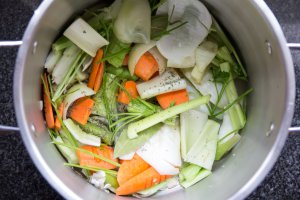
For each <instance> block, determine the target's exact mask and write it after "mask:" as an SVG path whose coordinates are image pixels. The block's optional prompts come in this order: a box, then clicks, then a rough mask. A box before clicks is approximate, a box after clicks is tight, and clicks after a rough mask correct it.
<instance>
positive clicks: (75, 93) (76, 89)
mask: <svg viewBox="0 0 300 200" xmlns="http://www.w3.org/2000/svg"><path fill="white" fill-rule="evenodd" d="M94 94H95V92H94V90H92V89H91V88H89V87H88V86H87V85H86V84H76V85H74V86H73V87H71V88H70V89H69V91H68V95H67V96H66V98H65V99H64V112H63V119H66V118H67V113H68V109H69V107H70V106H71V105H72V103H73V102H74V101H76V100H77V99H79V98H81V97H85V96H91V95H94Z"/></svg>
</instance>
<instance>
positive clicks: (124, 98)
mask: <svg viewBox="0 0 300 200" xmlns="http://www.w3.org/2000/svg"><path fill="white" fill-rule="evenodd" d="M124 88H125V90H126V91H124V90H122V91H121V92H120V94H119V96H118V102H120V103H124V104H129V102H130V99H131V98H133V99H136V98H137V97H138V96H139V93H138V91H137V89H136V83H135V82H134V81H126V83H125V84H124ZM127 92H128V93H129V95H130V96H128V95H127Z"/></svg>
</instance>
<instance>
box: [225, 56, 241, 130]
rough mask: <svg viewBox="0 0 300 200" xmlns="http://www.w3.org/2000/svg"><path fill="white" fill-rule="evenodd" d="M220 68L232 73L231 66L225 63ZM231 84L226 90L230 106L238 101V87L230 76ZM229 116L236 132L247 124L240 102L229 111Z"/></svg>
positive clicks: (228, 84) (229, 83)
mask: <svg viewBox="0 0 300 200" xmlns="http://www.w3.org/2000/svg"><path fill="white" fill-rule="evenodd" d="M220 68H221V70H222V71H224V72H230V64H229V63H227V62H225V63H222V64H221V65H220ZM229 80H230V81H229V82H228V83H227V86H226V88H225V92H226V96H227V99H228V101H229V104H231V103H233V102H234V101H235V100H236V99H238V94H237V91H236V87H235V84H234V81H233V80H232V75H231V74H230V77H229ZM228 114H229V116H230V120H231V123H232V127H233V129H234V130H240V129H242V128H243V127H244V126H245V124H246V116H245V114H244V112H243V110H242V108H241V105H240V104H239V102H236V103H235V104H234V105H232V107H231V108H230V109H229V110H228Z"/></svg>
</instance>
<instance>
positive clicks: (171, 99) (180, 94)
mask: <svg viewBox="0 0 300 200" xmlns="http://www.w3.org/2000/svg"><path fill="white" fill-rule="evenodd" d="M156 99H157V101H158V103H159V105H160V106H161V107H162V108H163V109H167V108H169V107H170V106H171V105H173V104H174V105H178V104H182V103H184V102H187V101H188V100H189V96H188V93H187V91H186V89H183V90H178V91H175V92H168V93H165V94H160V95H158V96H156Z"/></svg>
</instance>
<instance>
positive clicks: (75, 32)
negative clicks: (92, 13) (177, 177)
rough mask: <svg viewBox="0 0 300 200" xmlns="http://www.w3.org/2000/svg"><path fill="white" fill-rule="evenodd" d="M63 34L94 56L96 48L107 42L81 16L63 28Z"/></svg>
mask: <svg viewBox="0 0 300 200" xmlns="http://www.w3.org/2000/svg"><path fill="white" fill-rule="evenodd" d="M64 36H66V37H67V38H68V39H69V40H71V41H72V42H73V43H74V44H76V45H77V46H78V47H79V48H81V49H82V50H83V51H85V52H86V53H87V54H89V55H90V56H92V57H95V55H96V53H97V51H98V49H100V48H101V47H103V46H105V45H108V44H109V42H108V41H107V40H106V39H104V38H103V37H102V36H101V35H100V34H99V33H98V32H97V31H95V30H94V29H93V28H92V27H91V26H90V25H89V24H88V23H86V22H85V21H84V20H83V19H81V18H78V19H77V20H75V21H74V22H73V23H72V24H71V25H70V26H69V27H68V28H67V29H66V30H65V32H64Z"/></svg>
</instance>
